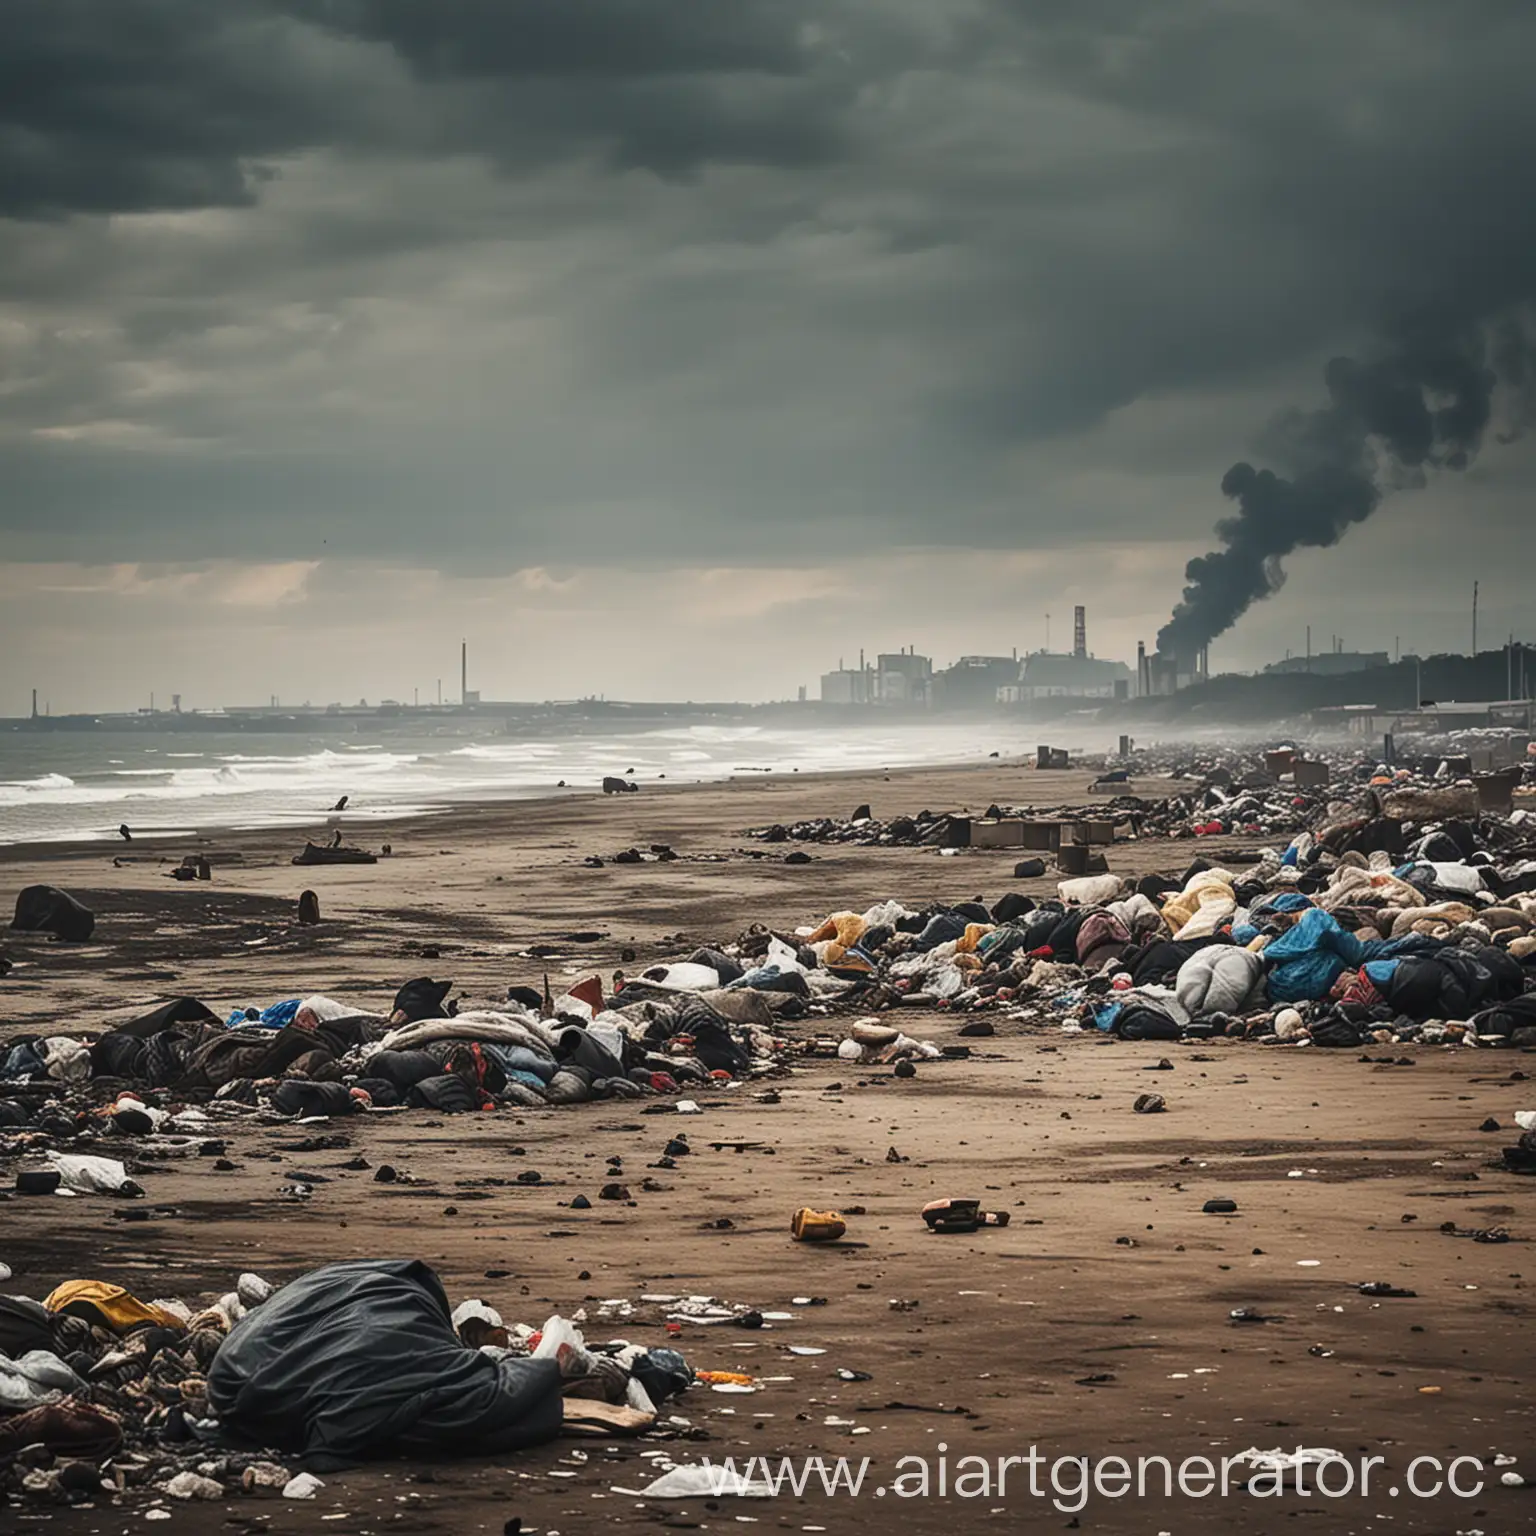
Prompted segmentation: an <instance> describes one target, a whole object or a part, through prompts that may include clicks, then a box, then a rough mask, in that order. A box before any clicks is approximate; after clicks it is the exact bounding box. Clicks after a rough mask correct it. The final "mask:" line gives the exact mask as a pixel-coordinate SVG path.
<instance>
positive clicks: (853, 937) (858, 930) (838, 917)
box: [806, 912, 869, 949]
mask: <svg viewBox="0 0 1536 1536" xmlns="http://www.w3.org/2000/svg"><path fill="white" fill-rule="evenodd" d="M868 926H869V925H868V924H867V923H866V922H865V921H864V919H863V918H862V917H860V916H859V914H858V913H857V912H834V913H833V914H832V916H831V917H829V918H828V919H827V920H826V922H824V923H823V924H822V925H821V927H820V928H818V929H817V930H816V932H815V933H813V934H812V935H811V936H810V938H808V939H807V940H806V943H807V944H822V943H825V942H826V941H827V940H828V939H836V940H837V942H838V943H839V944H841V945H842V946H843V948H844V949H848V948H850V947H851V946H853V945H855V944H857V943H858V942H859V940H860V939H862V938H863V937H864V932H865V929H866V928H867V927H868Z"/></svg>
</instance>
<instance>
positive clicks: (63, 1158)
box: [48, 1152, 144, 1195]
mask: <svg viewBox="0 0 1536 1536" xmlns="http://www.w3.org/2000/svg"><path fill="white" fill-rule="evenodd" d="M48 1160H49V1162H51V1163H52V1165H53V1166H54V1167H55V1168H57V1169H58V1171H59V1182H60V1183H61V1184H62V1185H63V1186H64V1188H65V1189H72V1190H74V1191H75V1193H76V1194H79V1195H142V1194H143V1193H144V1190H143V1187H142V1186H141V1185H138V1184H135V1183H134V1182H133V1180H132V1179H130V1178H129V1177H128V1170H127V1169H126V1168H124V1167H123V1165H122V1164H121V1163H119V1162H117V1161H116V1160H115V1159H113V1158H110V1157H85V1156H83V1155H81V1154H79V1153H74V1152H50V1153H49V1154H48Z"/></svg>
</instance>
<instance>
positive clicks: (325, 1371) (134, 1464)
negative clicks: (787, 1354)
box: [0, 1260, 694, 1505]
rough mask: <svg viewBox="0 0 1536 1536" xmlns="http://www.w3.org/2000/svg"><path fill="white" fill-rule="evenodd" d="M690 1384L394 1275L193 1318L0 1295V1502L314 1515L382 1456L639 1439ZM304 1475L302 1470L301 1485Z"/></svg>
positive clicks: (194, 1306)
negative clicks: (309, 1508) (582, 1438)
mask: <svg viewBox="0 0 1536 1536" xmlns="http://www.w3.org/2000/svg"><path fill="white" fill-rule="evenodd" d="M693 1380H694V1376H693V1372H692V1370H691V1369H690V1368H689V1367H688V1364H687V1362H686V1360H685V1359H684V1358H683V1356H682V1355H681V1354H679V1353H678V1352H677V1351H676V1350H674V1349H670V1348H661V1349H646V1348H644V1347H642V1346H639V1345H635V1344H631V1343H629V1342H627V1341H625V1340H614V1341H612V1342H609V1343H605V1344H601V1345H598V1344H589V1343H588V1342H587V1341H586V1340H585V1339H584V1338H583V1337H582V1333H581V1330H580V1329H579V1328H578V1327H577V1326H576V1323H575V1322H574V1321H571V1320H568V1319H566V1318H563V1317H559V1316H555V1317H552V1318H550V1319H549V1320H548V1321H547V1322H546V1323H545V1324H544V1326H543V1327H542V1328H539V1329H534V1328H531V1327H529V1326H527V1325H525V1324H510V1325H509V1324H507V1323H505V1322H503V1320H502V1318H501V1316H500V1314H499V1313H498V1312H496V1311H495V1309H494V1308H492V1307H489V1306H487V1305H486V1304H485V1303H484V1302H482V1301H479V1300H469V1301H465V1302H463V1303H461V1304H460V1305H459V1306H458V1307H456V1308H452V1309H450V1306H449V1302H448V1298H447V1295H446V1293H445V1291H444V1289H443V1285H442V1282H441V1281H440V1280H439V1278H438V1277H437V1275H436V1274H435V1273H434V1272H433V1271H432V1270H431V1269H430V1268H428V1266H427V1265H425V1264H423V1263H420V1262H418V1261H408V1260H354V1261H347V1262H343V1263H337V1264H328V1265H325V1266H324V1267H322V1268H320V1269H316V1270H312V1271H310V1272H309V1273H308V1274H305V1275H303V1276H301V1277H300V1278H298V1279H296V1280H294V1281H292V1282H291V1283H290V1284H288V1285H285V1286H283V1287H281V1288H280V1289H274V1287H272V1286H271V1285H270V1284H268V1282H267V1281H265V1280H263V1279H262V1278H261V1277H260V1276H259V1275H255V1274H244V1275H241V1276H240V1277H239V1280H238V1281H237V1282H236V1285H235V1287H234V1288H233V1289H232V1290H230V1291H229V1292H227V1293H226V1294H224V1295H222V1296H220V1297H218V1298H217V1299H215V1300H212V1301H211V1302H207V1303H206V1304H205V1303H204V1302H203V1301H202V1300H197V1301H183V1300H178V1299H162V1300H156V1301H142V1300H140V1299H139V1298H138V1297H136V1296H134V1295H132V1294H131V1293H130V1292H128V1291H126V1290H124V1289H123V1288H122V1287H120V1286H116V1285H108V1284H105V1283H104V1282H101V1281H96V1280H68V1281H65V1282H64V1283H63V1284H61V1285H59V1286H57V1287H56V1288H55V1289H54V1290H53V1291H52V1292H51V1293H50V1294H49V1295H48V1297H47V1298H46V1299H45V1300H44V1301H42V1302H37V1301H34V1300H31V1299H29V1298H27V1297H22V1296H7V1295H0V1494H6V1495H11V1496H14V1497H19V1498H22V1499H25V1500H28V1501H35V1502H41V1503H52V1504H70V1503H83V1502H86V1501H90V1500H93V1499H98V1498H100V1497H101V1495H102V1494H103V1493H105V1494H108V1495H114V1496H116V1495H121V1494H124V1493H127V1492H129V1491H130V1490H132V1491H135V1492H138V1493H142V1494H143V1495H144V1496H146V1497H147V1498H149V1499H152V1500H153V1501H154V1502H155V1503H157V1504H162V1505H163V1504H164V1502H165V1501H166V1500H167V1499H169V1500H193V1499H222V1498H224V1497H226V1496H228V1495H240V1494H251V1495H258V1496H260V1495H263V1494H265V1495H268V1496H271V1497H277V1496H282V1497H286V1498H290V1499H304V1498H312V1497H314V1494H315V1492H316V1490H318V1489H319V1488H320V1487H322V1486H324V1485H323V1483H322V1482H321V1481H320V1479H319V1478H318V1477H317V1476H316V1475H315V1474H316V1473H319V1472H326V1471H331V1470H334V1469H337V1468H340V1467H345V1466H349V1465H353V1464H355V1463H357V1462H360V1461H364V1460H369V1459H374V1458H378V1457H383V1456H395V1455H418V1456H434V1455H438V1456H440V1455H457V1456H474V1455H491V1454H498V1453H504V1452H510V1451H517V1450H521V1449H524V1448H525V1447H528V1446H532V1445H538V1444H541V1443H543V1442H545V1441H547V1440H551V1439H553V1438H555V1437H556V1436H557V1435H560V1434H568V1433H596V1434H605V1435H612V1434H616V1433H638V1432H641V1431H643V1430H647V1429H651V1428H653V1427H654V1426H656V1424H657V1420H658V1406H659V1405H660V1404H661V1403H663V1402H665V1401H666V1400H667V1399H669V1398H671V1397H674V1396H676V1395H677V1394H678V1393H680V1392H682V1391H685V1390H686V1389H687V1388H688V1387H689V1386H690V1385H692V1383H693ZM301 1469H302V1470H301Z"/></svg>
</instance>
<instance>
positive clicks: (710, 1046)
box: [0, 935, 835, 1137]
mask: <svg viewBox="0 0 1536 1536" xmlns="http://www.w3.org/2000/svg"><path fill="white" fill-rule="evenodd" d="M775 946H776V948H775ZM745 948H746V950H748V951H751V952H752V958H750V959H746V960H745V961H743V960H739V959H736V958H732V957H730V956H727V955H725V954H723V953H720V952H718V951H712V950H704V951H699V952H698V953H696V954H695V955H693V956H692V957H690V958H689V959H688V960H685V961H682V962H679V963H676V964H670V965H662V966H657V967H653V968H651V969H650V970H647V971H645V972H644V973H642V974H641V975H639V976H636V977H633V978H630V979H626V978H624V977H623V976H622V973H620V975H619V977H618V978H617V979H618V982H619V987H620V990H619V991H618V992H617V993H615V994H614V995H613V996H612V997H611V998H609V997H605V995H604V989H603V984H602V982H601V979H600V978H599V977H597V976H588V977H585V978H583V979H582V980H580V981H578V982H576V983H574V984H573V985H572V986H571V987H570V988H569V989H568V990H567V991H566V992H565V994H564V995H563V996H559V997H556V996H553V995H552V994H551V993H550V992H549V990H548V985H547V983H546V990H545V992H544V994H543V995H542V996H541V995H540V993H538V992H537V991H535V990H534V989H532V988H527V987H513V988H510V989H509V997H508V1000H507V1002H506V1003H505V1004H503V1005H500V1006H498V1007H496V1008H494V1009H477V1010H473V1011H467V1012H466V1011H459V1010H456V1009H455V1008H454V1005H453V1004H452V1003H451V1002H450V1001H449V993H450V992H451V990H452V985H453V984H452V983H451V982H447V981H435V980H433V979H432V978H430V977H420V978H418V979H416V980H414V981H410V982H407V983H406V984H405V985H404V986H403V987H401V988H400V990H399V992H398V993H397V994H396V996H395V999H394V1004H393V1007H392V1009H391V1012H390V1014H389V1015H388V1016H387V1017H386V1016H382V1015H378V1014H373V1013H369V1012H367V1011H365V1010H362V1009H359V1008H357V1007H355V1006H352V1005H350V1004H347V1003H344V1002H340V1001H338V1000H336V999H334V998H330V997H325V996H323V995H315V996H311V997H307V998H289V999H286V1000H284V1001H282V1002H280V1003H276V1004H273V1005H271V1006H270V1007H267V1008H265V1009H257V1008H248V1009H236V1010H235V1011H234V1012H233V1013H232V1014H231V1015H230V1016H229V1017H228V1018H224V1019H221V1018H219V1017H218V1016H217V1015H216V1014H214V1013H213V1012H212V1011H211V1010H210V1009H209V1008H207V1007H206V1006H205V1005H204V1004H203V1003H201V1002H199V1001H198V1000H197V999H195V998H187V997H183V998H177V999H173V1000H172V1001H170V1002H167V1003H164V1004H162V1005H161V1006H160V1007H158V1008H156V1009H154V1010H153V1011H152V1012H150V1013H148V1014H145V1015H144V1016H143V1017H141V1018H138V1019H134V1020H132V1021H130V1022H128V1023H125V1024H120V1025H117V1026H115V1027H112V1028H110V1029H107V1030H105V1031H103V1032H102V1033H100V1034H98V1035H95V1036H92V1037H88V1038H85V1039H80V1038H75V1037H73V1036H66V1035H62V1034H59V1035H44V1036H36V1035H18V1036H14V1037H12V1038H11V1039H10V1040H8V1041H7V1042H6V1043H5V1045H4V1046H3V1047H0V1132H4V1131H6V1130H16V1129H21V1128H32V1129H46V1128H48V1127H49V1126H50V1125H52V1126H53V1128H54V1129H55V1131H56V1132H57V1133H59V1134H63V1133H64V1130H65V1122H70V1121H73V1123H74V1124H75V1128H76V1129H77V1130H78V1129H83V1128H84V1125H83V1123H81V1122H80V1121H79V1119H78V1116H76V1115H75V1114H74V1112H72V1111H66V1110H63V1109H61V1108H60V1107H59V1105H58V1104H57V1103H54V1102H51V1095H52V1094H53V1093H56V1092H58V1091H60V1090H70V1089H75V1090H82V1091H83V1090H88V1089H92V1088H96V1089H106V1090H108V1092H109V1094H110V1093H116V1092H121V1091H122V1090H124V1089H130V1088H131V1089H134V1090H139V1091H148V1090H169V1091H170V1092H172V1093H174V1094H175V1095H177V1096H178V1097H180V1098H181V1099H183V1100H185V1101H189V1102H206V1103H209V1104H211V1105H213V1106H218V1105H225V1106H236V1105H244V1106H247V1107H257V1106H259V1107H261V1108H263V1109H270V1110H273V1111H275V1112H277V1113H278V1114H281V1115H287V1116H299V1117H306V1116H313V1115H344V1114H352V1113H357V1112H360V1111H362V1110H365V1109H369V1108H377V1109H386V1108H388V1109H393V1108H398V1107H401V1106H406V1107H412V1108H426V1109H432V1110H435V1111H438V1112H440V1113H453V1112H458V1111H473V1110H481V1109H491V1108H496V1107H499V1106H506V1105H511V1106H517V1107H522V1108H529V1109H536V1108H542V1107H545V1106H548V1105H555V1104H576V1103H583V1102H586V1101H588V1100H592V1099H637V1098H645V1097H650V1096H654V1095H677V1094H679V1093H681V1092H683V1091H684V1090H685V1089H688V1088H697V1087H700V1086H708V1085H716V1086H718V1085H720V1084H723V1083H729V1082H734V1081H739V1080H741V1079H743V1078H747V1077H751V1076H754V1075H760V1074H762V1073H765V1072H769V1071H772V1070H773V1069H774V1067H775V1064H776V1062H777V1059H778V1057H779V1055H780V1053H781V1052H782V1050H783V1048H784V1041H783V1039H782V1038H781V1036H780V1035H779V1034H778V1033H777V1026H778V1023H779V1021H780V1020H781V1019H785V1018H793V1017H796V1016H798V1015H799V1014H801V1013H803V1012H804V1011H805V1009H806V1007H807V1003H808V1000H810V999H812V998H813V997H814V996H815V989H814V987H813V986H812V984H811V982H810V981H808V980H807V978H806V975H805V972H804V969H803V968H802V967H801V966H800V965H799V964H798V962H797V961H796V958H795V952H794V950H793V949H792V948H790V947H789V946H788V945H785V944H784V943H783V941H782V940H776V939H773V938H771V937H770V936H766V935H764V936H761V937H760V939H759V938H756V937H755V938H754V939H753V940H752V941H750V942H749V943H748V944H747V945H746V946H745ZM821 980H822V981H823V982H825V981H826V978H821ZM834 985H835V984H834ZM38 1089H41V1090H43V1091H45V1092H48V1093H49V1094H50V1100H46V1101H39V1102H38V1103H37V1104H35V1105H34V1103H33V1101H34V1100H37V1099H38V1093H37V1092H36V1090H38ZM86 1097H87V1098H89V1095H88V1094H87V1095H86ZM198 1114H199V1112H198V1111H196V1110H193V1111H191V1115H192V1118H191V1119H190V1120H189V1119H188V1118H187V1113H186V1112H183V1113H182V1114H181V1116H180V1117H179V1118H178V1117H173V1116H171V1115H170V1113H169V1112H168V1111H166V1110H164V1109H160V1108H156V1107H154V1106H152V1105H149V1104H146V1103H143V1102H140V1101H138V1100H133V1101H131V1102H130V1104H129V1106H128V1108H127V1109H124V1108H123V1107H122V1104H121V1102H119V1105H118V1106H117V1107H116V1108H114V1109H111V1110H110V1111H108V1112H107V1121H106V1124H105V1125H104V1126H102V1127H101V1128H102V1129H103V1130H104V1131H110V1132H111V1133H112V1134H116V1135H142V1136H155V1135H159V1136H162V1137H163V1136H164V1135H165V1134H174V1133H178V1132H179V1133H182V1134H185V1135H194V1134H196V1133H197V1132H198V1131H199V1130H202V1131H206V1130H207V1127H206V1125H199V1124H198V1123H197V1116H198ZM97 1118H98V1119H99V1116H98V1117H97Z"/></svg>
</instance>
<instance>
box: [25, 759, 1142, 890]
mask: <svg viewBox="0 0 1536 1536" xmlns="http://www.w3.org/2000/svg"><path fill="white" fill-rule="evenodd" d="M1102 756H1103V754H1102V753H1096V754H1089V757H1090V758H1091V759H1093V760H1098V759H1100V758H1102ZM1008 768H1013V769H1015V770H1017V771H1019V772H1024V773H1035V772H1038V770H1036V769H1035V768H1033V767H1032V766H1031V765H1030V763H1029V761H1028V760H1027V759H1026V758H1023V757H1018V758H1008V757H997V758H989V759H987V760H986V761H984V762H980V763H978V762H973V761H968V760H961V761H953V762H927V763H908V764H902V765H899V766H897V767H893V768H884V769H871V768H866V767H851V768H817V769H812V770H808V771H802V770H801V769H798V768H791V769H789V770H787V771H782V772H781V771H780V770H777V769H773V768H764V769H761V770H756V769H754V770H743V769H740V768H736V769H732V770H731V772H730V773H728V774H726V775H723V776H722V777H720V778H713V779H692V780H689V781H688V782H686V783H685V782H683V781H682V780H668V781H667V782H665V783H656V782H651V783H646V784H642V785H641V787H640V790H639V791H638V792H637V793H636V794H633V795H628V794H625V795H604V793H603V791H602V790H601V789H600V788H593V787H590V786H579V787H567V788H564V789H562V788H560V787H558V786H557V785H548V786H541V787H538V788H533V789H529V790H528V791H527V792H526V793H518V792H510V793H509V792H508V791H506V790H505V789H500V790H490V791H487V792H485V793H483V794H481V793H470V794H467V795H466V796H464V797H463V798H461V799H453V800H444V801H442V802H440V803H438V804H436V805H432V806H422V805H410V806H404V807H401V808H400V809H398V810H395V809H393V808H391V809H387V810H381V811H379V812H377V813H371V812H370V813H362V812H358V811H352V810H347V811H340V812H334V811H324V812H319V813H317V814H316V817H315V819H314V820H313V821H300V820H294V821H264V822H257V823H239V824H237V823H219V822H212V823H208V824H206V825H204V826H201V827H189V828H182V829H171V830H157V829H149V830H146V831H143V832H138V831H134V833H133V841H132V842H131V843H124V842H123V841H122V840H121V839H120V838H117V837H116V834H115V833H102V834H99V835H92V836H84V837H52V838H40V839H36V840H32V841H16V842H5V841H0V864H6V863H20V862H28V861H30V860H34V859H38V860H45V859H50V858H56V857H67V856H68V855H69V854H70V853H80V852H83V851H86V850H95V851H98V852H99V851H100V850H102V849H104V848H114V849H115V850H117V854H118V857H120V858H131V856H132V850H133V849H135V848H138V847H141V846H142V847H146V848H148V847H151V846H158V845H162V844H167V843H177V844H184V845H186V846H187V847H188V850H189V851H196V849H198V848H202V849H204V850H206V848H207V845H209V844H210V843H213V842H215V841H218V842H220V843H224V844H244V843H247V842H250V841H252V840H265V839H268V838H273V837H278V836H281V835H282V834H283V833H285V832H286V833H291V834H293V835H294V836H296V837H298V838H301V839H302V838H303V837H305V836H306V835H309V836H311V838H313V837H329V835H330V834H332V833H333V832H334V831H335V830H336V828H337V827H338V826H340V827H341V828H342V832H343V836H344V839H346V840H348V841H353V840H354V839H353V838H352V837H351V836H350V835H349V834H348V829H347V826H346V822H347V819H348V818H349V817H350V818H352V819H353V820H354V822H355V823H361V824H362V825H363V826H364V827H375V826H377V827H391V828H398V827H400V826H402V825H406V826H408V827H412V828H414V827H415V825H416V824H417V823H421V824H423V825H426V824H441V823H442V822H443V821H444V820H445V819H448V818H454V817H461V816H462V817H473V816H475V815H489V816H494V815H495V814H496V813H498V812H502V811H510V810H511V809H513V808H514V807H532V806H536V805H551V804H555V805H558V804H563V803H566V802H569V801H577V802H583V803H585V802H589V801H597V802H603V801H605V800H614V801H637V800H640V799H642V798H644V799H648V800H650V801H652V802H654V801H656V800H659V799H661V798H663V797H674V796H676V795H679V794H688V793H693V792H697V791H701V790H710V789H720V788H723V787H725V786H729V785H739V786H741V787H743V788H747V787H759V786H766V785H767V784H769V783H770V782H773V783H775V784H778V783H793V784H796V785H822V784H829V783H835V782H837V781H839V780H859V779H865V778H870V777H879V778H880V779H881V780H882V781H884V782H896V781H898V780H908V779H911V778H914V777H920V776H924V775H928V774H945V775H950V774H965V773H984V772H988V771H998V770H1000V769H1008ZM1094 771H1095V770H1094V769H1093V768H1091V767H1089V766H1087V763H1086V762H1085V764H1084V766H1083V767H1082V769H1081V774H1087V775H1090V776H1091V775H1092V774H1093V773H1094ZM1057 772H1058V774H1059V773H1061V772H1062V770H1058V771H1057ZM1064 772H1065V776H1066V777H1068V778H1076V777H1079V776H1080V774H1079V770H1078V769H1077V768H1076V767H1073V768H1071V769H1067V770H1065V771H1064ZM1142 782H1143V783H1162V782H1166V781H1164V780H1162V779H1148V780H1144V781H1142ZM1128 793H1134V789H1131V790H1128ZM130 830H132V829H131V826H130ZM125 850H126V851H127V852H126V853H125Z"/></svg>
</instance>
